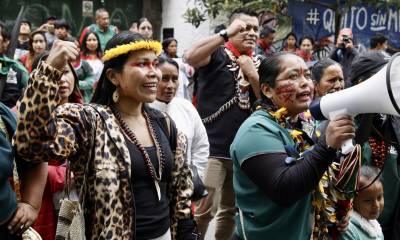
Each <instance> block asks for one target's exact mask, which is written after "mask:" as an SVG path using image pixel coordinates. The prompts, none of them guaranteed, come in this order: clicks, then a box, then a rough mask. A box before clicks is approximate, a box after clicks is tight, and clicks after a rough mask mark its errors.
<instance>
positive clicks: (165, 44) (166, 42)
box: [162, 37, 178, 57]
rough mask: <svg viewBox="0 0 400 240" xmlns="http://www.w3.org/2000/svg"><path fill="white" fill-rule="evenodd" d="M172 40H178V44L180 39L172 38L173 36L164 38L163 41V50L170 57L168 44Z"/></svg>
mask: <svg viewBox="0 0 400 240" xmlns="http://www.w3.org/2000/svg"><path fill="white" fill-rule="evenodd" d="M172 42H176V44H178V41H177V40H176V39H175V38H172V37H171V38H167V39H164V41H163V42H162V48H163V51H164V53H165V54H166V55H168V57H169V53H168V46H169V45H170V44H171V43H172ZM174 57H177V56H174Z"/></svg>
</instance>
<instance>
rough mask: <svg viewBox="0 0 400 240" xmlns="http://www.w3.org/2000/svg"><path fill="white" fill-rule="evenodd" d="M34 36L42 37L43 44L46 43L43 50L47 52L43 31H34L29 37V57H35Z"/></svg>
mask: <svg viewBox="0 0 400 240" xmlns="http://www.w3.org/2000/svg"><path fill="white" fill-rule="evenodd" d="M36 35H42V37H43V39H44V42H45V43H46V47H45V50H47V47H48V46H47V39H46V35H45V33H44V32H43V31H35V32H33V33H31V35H30V36H29V53H30V54H31V56H34V55H35V51H34V50H33V37H34V36H36Z"/></svg>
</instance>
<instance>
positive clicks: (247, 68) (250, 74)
mask: <svg viewBox="0 0 400 240" xmlns="http://www.w3.org/2000/svg"><path fill="white" fill-rule="evenodd" d="M237 63H238V64H239V66H240V69H242V72H243V74H244V75H245V76H246V77H247V78H254V77H255V76H256V75H257V74H258V73H257V69H256V67H255V66H254V62H253V60H251V58H250V57H249V56H247V55H242V56H240V57H239V58H238V59H237Z"/></svg>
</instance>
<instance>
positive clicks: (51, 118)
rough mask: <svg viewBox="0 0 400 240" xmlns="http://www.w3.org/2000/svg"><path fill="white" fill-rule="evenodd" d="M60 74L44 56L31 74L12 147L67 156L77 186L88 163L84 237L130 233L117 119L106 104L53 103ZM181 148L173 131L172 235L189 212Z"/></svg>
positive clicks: (43, 156)
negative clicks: (44, 59)
mask: <svg viewBox="0 0 400 240" xmlns="http://www.w3.org/2000/svg"><path fill="white" fill-rule="evenodd" d="M60 78H61V72H59V71H58V70H55V69H53V68H52V67H51V66H49V65H47V64H46V63H45V62H42V63H41V64H40V65H39V67H38V68H37V69H36V70H35V71H34V72H33V73H32V74H31V81H30V84H28V86H27V89H26V91H25V93H24V96H23V98H22V100H21V104H20V107H19V110H18V111H19V112H18V126H17V129H18V130H17V132H16V135H15V136H14V144H15V148H16V149H17V151H18V153H19V154H20V155H21V156H22V157H24V158H26V159H31V160H32V161H35V162H41V161H48V160H51V159H60V160H62V159H68V160H69V163H70V166H71V170H72V171H73V173H74V176H75V182H76V186H77V189H80V186H82V184H83V176H84V174H85V167H86V166H88V169H87V171H86V174H87V175H86V183H87V185H86V186H87V190H86V194H85V201H84V203H85V206H84V209H85V221H86V233H87V236H88V238H89V239H135V236H134V234H135V219H134V216H135V208H134V193H133V192H132V186H131V176H132V173H131V159H130V155H129V151H128V148H127V146H126V143H125V139H124V137H123V135H122V132H121V130H120V128H119V126H118V123H117V121H116V119H115V117H114V115H113V114H112V111H111V110H110V108H109V107H106V106H100V105H78V104H63V105H60V106H58V102H59V97H58V95H57V90H58V84H57V82H58V80H59V79H60ZM185 149H186V137H185V136H184V135H183V134H181V133H178V134H177V146H176V151H175V157H174V166H173V169H172V174H171V176H172V181H171V182H170V186H169V190H170V192H169V196H171V198H170V216H171V224H172V225H171V234H172V239H176V234H177V227H178V226H177V225H178V220H184V219H189V218H191V217H192V216H191V209H190V205H191V201H190V196H191V195H192V193H193V183H192V180H191V173H190V170H189V168H188V166H187V165H186V163H185ZM90 153H92V154H90ZM89 155H91V159H90V161H89V162H87V161H88V159H89Z"/></svg>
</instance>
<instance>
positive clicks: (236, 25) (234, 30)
mask: <svg viewBox="0 0 400 240" xmlns="http://www.w3.org/2000/svg"><path fill="white" fill-rule="evenodd" d="M246 25H247V24H246V23H245V22H243V21H242V20H240V19H235V20H233V22H232V23H231V24H230V25H229V26H228V28H227V29H226V32H227V33H228V37H233V36H235V35H236V34H238V33H239V32H241V31H244V30H245V29H246Z"/></svg>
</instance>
